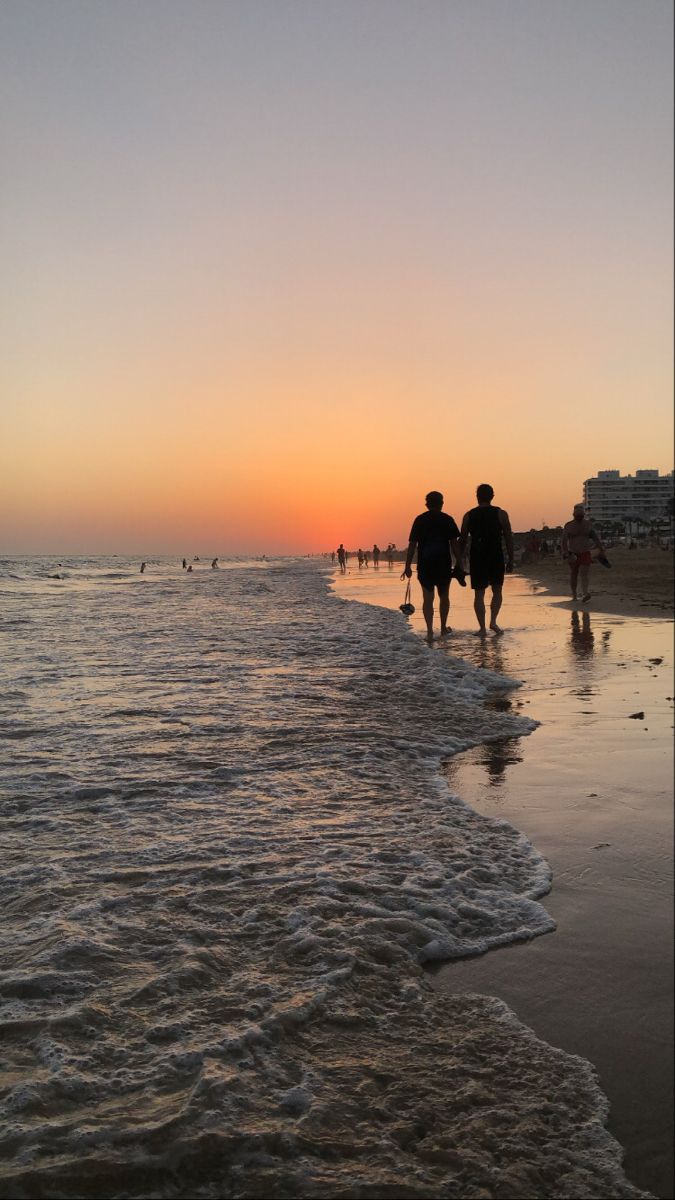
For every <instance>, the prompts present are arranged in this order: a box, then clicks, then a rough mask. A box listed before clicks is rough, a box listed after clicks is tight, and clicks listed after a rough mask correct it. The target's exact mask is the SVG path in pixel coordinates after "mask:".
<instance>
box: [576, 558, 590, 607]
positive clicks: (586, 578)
mask: <svg viewBox="0 0 675 1200" xmlns="http://www.w3.org/2000/svg"><path fill="white" fill-rule="evenodd" d="M579 575H580V576H581V599H582V600H590V598H591V593H590V591H589V586H590V575H591V568H590V564H589V563H583V564H582V565H581V567H580V568H579Z"/></svg>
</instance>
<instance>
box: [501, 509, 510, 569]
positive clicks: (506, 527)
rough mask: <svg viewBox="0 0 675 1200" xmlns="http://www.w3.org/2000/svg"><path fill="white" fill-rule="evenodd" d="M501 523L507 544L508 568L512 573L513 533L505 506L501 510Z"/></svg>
mask: <svg viewBox="0 0 675 1200" xmlns="http://www.w3.org/2000/svg"><path fill="white" fill-rule="evenodd" d="M499 524H500V525H501V527H502V534H503V536H504V545H505V546H506V570H507V572H509V573H510V572H511V571H512V570H513V534H512V532H511V522H510V521H509V514H508V513H507V512H504V509H503V508H500V510H499Z"/></svg>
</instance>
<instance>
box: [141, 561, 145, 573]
mask: <svg viewBox="0 0 675 1200" xmlns="http://www.w3.org/2000/svg"><path fill="white" fill-rule="evenodd" d="M144 570H145V563H144V562H142V563H141V575H142V574H143V572H144Z"/></svg>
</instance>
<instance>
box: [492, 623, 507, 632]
mask: <svg viewBox="0 0 675 1200" xmlns="http://www.w3.org/2000/svg"><path fill="white" fill-rule="evenodd" d="M490 629H491V630H492V632H493V633H496V634H501V633H503V632H504V630H503V629H502V628H501V626H500V625H498V624H497V622H496V621H490Z"/></svg>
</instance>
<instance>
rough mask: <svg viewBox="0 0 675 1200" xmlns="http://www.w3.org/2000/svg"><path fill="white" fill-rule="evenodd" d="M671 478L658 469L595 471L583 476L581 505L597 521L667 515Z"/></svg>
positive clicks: (651, 517) (603, 522) (600, 523)
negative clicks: (585, 476)
mask: <svg viewBox="0 0 675 1200" xmlns="http://www.w3.org/2000/svg"><path fill="white" fill-rule="evenodd" d="M674 483H675V478H674V476H673V472H672V471H671V472H670V474H669V475H659V472H658V471H645V470H642V471H636V472H635V474H634V475H621V474H619V472H618V471H598V473H597V475H594V476H593V478H592V479H586V480H584V505H585V506H586V510H587V512H588V513H589V515H590V516H591V517H592V518H593V520H594V521H597V522H598V524H599V525H602V524H605V523H608V522H612V521H626V520H629V519H630V518H634V519H635V518H639V519H640V520H642V521H655V520H659V519H663V518H665V517H666V516H667V515H668V501H669V500H672V498H673V487H674Z"/></svg>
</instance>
